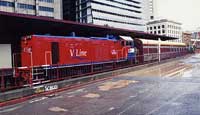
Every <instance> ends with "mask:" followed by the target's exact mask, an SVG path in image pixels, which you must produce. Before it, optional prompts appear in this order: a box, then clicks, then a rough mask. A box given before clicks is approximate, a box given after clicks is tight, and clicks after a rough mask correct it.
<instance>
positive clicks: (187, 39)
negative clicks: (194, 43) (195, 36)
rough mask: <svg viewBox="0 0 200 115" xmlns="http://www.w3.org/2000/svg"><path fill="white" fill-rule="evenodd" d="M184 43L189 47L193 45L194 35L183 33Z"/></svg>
mask: <svg viewBox="0 0 200 115" xmlns="http://www.w3.org/2000/svg"><path fill="white" fill-rule="evenodd" d="M182 34H183V37H182V38H183V39H182V40H183V43H185V44H187V45H188V46H189V45H191V40H192V33H191V32H183V33H182Z"/></svg>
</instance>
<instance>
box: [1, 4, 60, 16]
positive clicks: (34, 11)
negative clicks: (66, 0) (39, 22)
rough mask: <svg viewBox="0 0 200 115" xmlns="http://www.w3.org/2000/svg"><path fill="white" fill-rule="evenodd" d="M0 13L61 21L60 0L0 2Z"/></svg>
mask: <svg viewBox="0 0 200 115" xmlns="http://www.w3.org/2000/svg"><path fill="white" fill-rule="evenodd" d="M0 11H5V12H12V13H20V14H28V15H35V16H44V17H50V18H55V19H62V0H1V1H0Z"/></svg>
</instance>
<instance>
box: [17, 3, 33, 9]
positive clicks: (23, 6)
mask: <svg viewBox="0 0 200 115" xmlns="http://www.w3.org/2000/svg"><path fill="white" fill-rule="evenodd" d="M17 7H18V8H22V9H31V10H34V9H35V6H34V5H29V4H21V3H18V4H17Z"/></svg>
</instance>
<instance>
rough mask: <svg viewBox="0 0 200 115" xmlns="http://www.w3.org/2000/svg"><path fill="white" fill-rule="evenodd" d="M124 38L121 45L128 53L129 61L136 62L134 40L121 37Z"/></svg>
mask: <svg viewBox="0 0 200 115" xmlns="http://www.w3.org/2000/svg"><path fill="white" fill-rule="evenodd" d="M120 38H122V41H121V44H122V46H123V47H124V48H125V49H126V51H127V59H128V60H134V59H135V47H134V40H133V39H132V38H131V37H129V36H120Z"/></svg>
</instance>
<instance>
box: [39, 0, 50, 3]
mask: <svg viewBox="0 0 200 115" xmlns="http://www.w3.org/2000/svg"><path fill="white" fill-rule="evenodd" d="M39 1H40V2H48V3H54V0H39Z"/></svg>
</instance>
